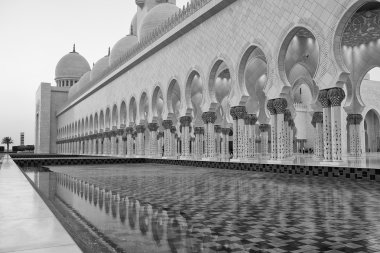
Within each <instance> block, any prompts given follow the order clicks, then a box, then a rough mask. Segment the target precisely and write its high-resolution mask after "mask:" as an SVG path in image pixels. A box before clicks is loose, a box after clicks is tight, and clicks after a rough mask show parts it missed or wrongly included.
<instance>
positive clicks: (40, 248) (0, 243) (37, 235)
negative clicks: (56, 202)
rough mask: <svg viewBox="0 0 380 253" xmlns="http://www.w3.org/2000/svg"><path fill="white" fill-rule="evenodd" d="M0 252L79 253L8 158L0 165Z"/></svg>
mask: <svg viewBox="0 0 380 253" xmlns="http://www.w3.org/2000/svg"><path fill="white" fill-rule="evenodd" d="M0 252H23V253H32V252H34V253H36V252H41V253H44V252H57V253H59V252H73V253H75V252H82V251H81V250H80V249H79V248H78V246H77V245H76V244H75V242H74V241H73V239H72V238H71V237H70V236H69V234H68V233H67V232H66V230H65V229H64V228H63V227H62V225H61V224H60V222H59V221H58V220H57V219H56V217H55V216H54V215H53V213H52V212H51V211H50V210H49V208H48V207H47V206H46V205H45V203H44V202H43V200H42V199H41V197H40V196H39V195H38V193H37V192H36V191H35V190H34V188H33V187H32V185H31V184H30V183H29V182H28V180H27V179H26V178H25V176H24V175H23V174H22V172H21V171H20V170H19V168H18V167H17V165H16V164H15V163H14V162H13V161H12V159H10V158H9V156H8V155H6V156H5V157H3V160H2V162H0Z"/></svg>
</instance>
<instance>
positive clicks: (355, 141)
mask: <svg viewBox="0 0 380 253" xmlns="http://www.w3.org/2000/svg"><path fill="white" fill-rule="evenodd" d="M362 121H363V116H362V115H361V114H348V115H347V124H348V131H349V138H350V155H351V156H354V157H361V155H362V143H361V134H360V124H361V122H362Z"/></svg>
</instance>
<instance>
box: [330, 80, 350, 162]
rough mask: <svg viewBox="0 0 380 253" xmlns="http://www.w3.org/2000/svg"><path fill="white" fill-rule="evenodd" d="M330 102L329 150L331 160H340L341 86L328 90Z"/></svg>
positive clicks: (343, 94)
mask: <svg viewBox="0 0 380 253" xmlns="http://www.w3.org/2000/svg"><path fill="white" fill-rule="evenodd" d="M327 95H328V97H329V100H330V103H331V140H332V141H331V144H332V146H331V151H332V160H333V161H342V122H341V103H342V101H343V99H344V98H345V96H346V95H345V93H344V90H343V89H342V88H337V87H336V88H332V89H329V91H328V94H327Z"/></svg>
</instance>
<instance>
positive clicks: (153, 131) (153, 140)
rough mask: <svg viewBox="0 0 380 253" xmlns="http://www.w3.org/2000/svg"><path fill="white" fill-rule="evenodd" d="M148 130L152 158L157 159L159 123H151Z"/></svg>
mask: <svg viewBox="0 0 380 253" xmlns="http://www.w3.org/2000/svg"><path fill="white" fill-rule="evenodd" d="M148 129H149V133H150V142H149V143H150V156H151V157H157V156H158V140H157V130H158V124H157V123H149V124H148Z"/></svg>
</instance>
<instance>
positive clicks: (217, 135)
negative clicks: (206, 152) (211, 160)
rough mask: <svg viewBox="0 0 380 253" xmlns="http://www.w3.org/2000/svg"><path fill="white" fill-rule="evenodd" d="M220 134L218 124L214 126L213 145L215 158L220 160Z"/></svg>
mask: <svg viewBox="0 0 380 253" xmlns="http://www.w3.org/2000/svg"><path fill="white" fill-rule="evenodd" d="M221 134H222V128H221V127H220V126H219V125H215V126H214V145H215V150H214V152H215V158H216V159H218V160H220V158H221Z"/></svg>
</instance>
